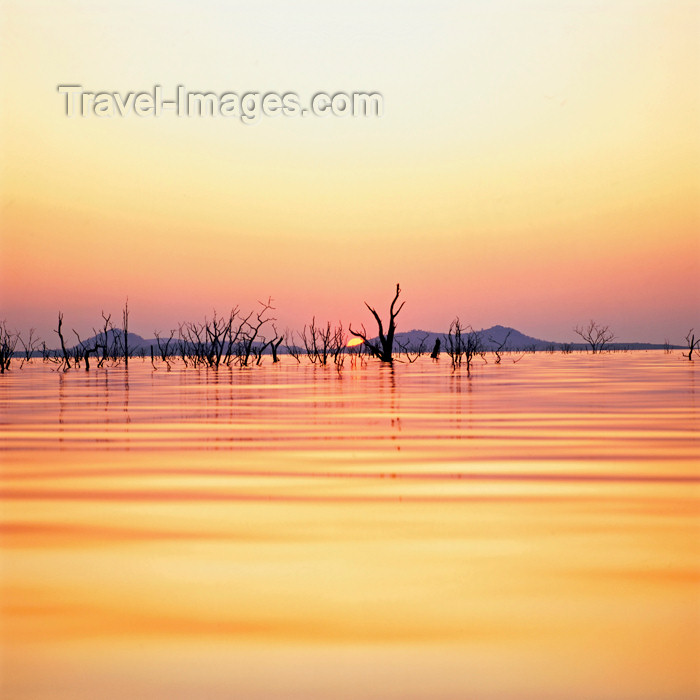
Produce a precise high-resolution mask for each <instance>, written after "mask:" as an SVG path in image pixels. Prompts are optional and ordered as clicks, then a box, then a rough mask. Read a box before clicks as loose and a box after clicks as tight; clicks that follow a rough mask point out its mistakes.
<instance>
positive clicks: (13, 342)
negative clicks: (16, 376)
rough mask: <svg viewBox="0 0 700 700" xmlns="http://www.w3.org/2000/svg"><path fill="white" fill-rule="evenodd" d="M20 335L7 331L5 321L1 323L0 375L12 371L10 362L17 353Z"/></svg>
mask: <svg viewBox="0 0 700 700" xmlns="http://www.w3.org/2000/svg"><path fill="white" fill-rule="evenodd" d="M18 337H19V334H17V333H12V332H10V331H8V330H7V326H5V321H3V322H2V323H0V374H4V373H5V370H6V369H10V362H11V361H12V357H13V355H14V353H15V347H16V346H17V339H18Z"/></svg>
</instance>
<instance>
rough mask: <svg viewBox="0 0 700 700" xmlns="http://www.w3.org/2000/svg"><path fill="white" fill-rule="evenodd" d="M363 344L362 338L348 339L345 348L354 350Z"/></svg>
mask: <svg viewBox="0 0 700 700" xmlns="http://www.w3.org/2000/svg"><path fill="white" fill-rule="evenodd" d="M363 342H364V341H363V340H362V338H350V340H348V344H347V347H349V348H354V347H355V346H356V345H362V343H363Z"/></svg>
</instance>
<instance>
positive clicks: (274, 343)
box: [270, 323, 284, 364]
mask: <svg viewBox="0 0 700 700" xmlns="http://www.w3.org/2000/svg"><path fill="white" fill-rule="evenodd" d="M272 330H273V331H274V332H275V337H274V339H273V340H271V341H270V351H271V352H272V363H273V364H276V363H277V362H279V361H280V358H279V357H278V356H277V353H278V352H279V349H280V345H282V341H283V340H284V334H282V335H277V328H276V327H275V324H274V323H273V324H272Z"/></svg>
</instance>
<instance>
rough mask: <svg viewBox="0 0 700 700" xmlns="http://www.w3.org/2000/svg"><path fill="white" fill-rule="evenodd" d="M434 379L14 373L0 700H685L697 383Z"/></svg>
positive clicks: (489, 376) (561, 370)
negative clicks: (134, 699)
mask: <svg viewBox="0 0 700 700" xmlns="http://www.w3.org/2000/svg"><path fill="white" fill-rule="evenodd" d="M445 365H446V363H443V364H436V363H431V362H430V361H428V362H425V363H421V361H420V360H419V361H418V362H416V363H415V364H410V365H400V364H397V365H396V367H394V368H389V367H382V366H378V365H376V364H370V365H368V366H366V367H360V366H356V367H355V368H354V369H353V367H352V365H350V366H347V367H346V368H345V369H344V370H343V372H342V373H340V374H339V373H338V372H337V371H336V370H335V369H332V368H321V367H311V366H305V365H298V364H296V363H282V364H281V365H277V366H264V367H258V368H252V369H251V370H243V371H238V370H232V369H230V368H221V369H219V371H218V372H214V371H211V370H206V369H192V368H190V369H187V370H183V369H181V368H179V367H177V366H174V367H173V369H172V371H171V372H160V371H154V370H153V369H152V367H151V365H150V362H149V363H144V364H141V363H139V362H137V361H133V362H132V363H130V367H129V369H128V371H127V370H125V369H124V368H121V367H115V368H109V369H103V370H99V371H92V370H91V372H90V373H84V372H68V373H65V374H63V373H56V372H51V371H49V370H46V369H44V368H41V367H36V366H35V367H27V368H25V369H23V370H22V372H12V373H10V374H8V375H5V376H3V378H2V381H1V382H0V411H1V412H2V437H3V440H2V444H1V446H0V455H1V456H2V482H3V483H2V489H3V509H2V516H1V518H0V538H1V541H2V545H3V558H2V596H1V597H0V598H1V601H2V603H1V604H2V626H1V627H0V629H1V632H0V634H1V635H2V657H3V666H4V668H3V673H2V674H1V675H2V680H1V681H0V683H1V685H0V689H1V690H2V694H3V696H6V697H12V698H33V699H34V698H39V699H42V698H52V699H53V698H55V697H59V698H60V697H66V698H93V697H100V698H108V699H111V698H122V697H149V698H152V697H155V698H158V697H162V698H166V697H167V698H171V697H182V698H185V697H210V698H229V697H245V698H283V697H290V695H293V696H298V697H305V698H307V697H308V698H326V697H333V698H336V697H348V698H349V697H370V698H371V697H382V698H387V697H389V698H406V697H414V698H418V697H421V698H422V697H426V698H427V697H430V698H455V697H469V698H476V699H477V700H481V699H483V700H487V699H489V700H491V699H493V698H540V697H567V698H581V699H583V698H591V697H595V698H621V697H634V698H641V699H645V698H648V699H649V700H651V698H678V699H681V698H689V697H692V696H694V695H695V694H697V691H698V690H699V689H698V679H697V654H698V651H699V650H700V619H699V613H698V606H697V594H698V582H699V578H700V564H699V559H700V556H699V555H700V551H699V545H698V542H699V541H700V540H699V538H698V534H700V532H699V528H698V508H697V505H698V503H697V495H698V493H697V492H698V484H699V482H700V476H699V475H698V471H697V463H698V443H697V428H698V413H697V409H696V404H695V394H694V382H695V381H696V378H695V374H696V372H697V371H698V370H696V369H695V363H689V362H687V361H685V363H683V362H680V361H678V360H677V358H675V357H674V356H667V355H664V354H662V353H658V354H657V353H640V354H632V353H630V354H626V355H622V354H621V355H610V356H606V357H600V358H598V357H595V358H593V357H591V356H585V355H573V356H563V355H562V356H544V355H542V356H540V355H537V356H534V355H532V356H531V355H528V356H525V357H523V359H522V360H521V361H519V362H518V363H517V364H515V363H510V364H506V363H503V364H501V365H493V364H490V365H484V366H481V365H477V366H475V367H474V368H473V370H472V374H471V377H467V376H466V375H465V374H463V373H459V372H457V373H454V372H452V371H451V370H450V368H449V367H447V366H445ZM689 365H690V366H689ZM341 679H342V681H341Z"/></svg>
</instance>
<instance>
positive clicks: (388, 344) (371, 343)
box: [349, 284, 406, 362]
mask: <svg viewBox="0 0 700 700" xmlns="http://www.w3.org/2000/svg"><path fill="white" fill-rule="evenodd" d="M400 294H401V287H399V285H398V284H397V285H396V294H395V295H394V299H393V300H392V302H391V306H390V307H389V326H388V328H387V332H386V334H385V333H384V324H383V323H382V319H381V318H380V317H379V314H378V313H377V312H376V310H375V309H373V308H372V307H371V306H370V305H369V304H368V303H367V302H365V306H366V307H367V308H368V309H369V310H370V312H371V314H372V316H374V320H375V321H376V322H377V328H378V331H379V335H378V338H377V340H378V341H379V342H377V340H369V338H368V337H367V331H366V330H365V327H364V325H363V326H362V330H361V331H355V330H353V329H352V326H351V327H350V328H349V331H350V333H351V334H352V335H354V336H355V337H356V338H361V339H362V342H363V343H364V345H365V346H366V347H367V349H368V350H369V352H370V354H372V355H373V356H374V357H376V358H377V359H378V360H381V361H382V362H392V361H393V359H394V358H393V350H394V335H395V333H396V317H397V316H398V315H399V313H400V312H401V309H403V306H404V304H405V303H406V302H405V301H403V302H401V304H400V306H399V307H398V308H396V302H397V301H398V300H399V295H400Z"/></svg>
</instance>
